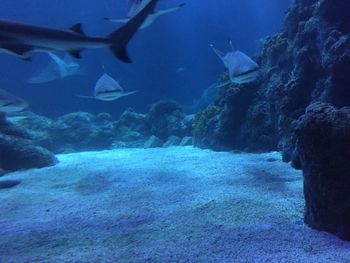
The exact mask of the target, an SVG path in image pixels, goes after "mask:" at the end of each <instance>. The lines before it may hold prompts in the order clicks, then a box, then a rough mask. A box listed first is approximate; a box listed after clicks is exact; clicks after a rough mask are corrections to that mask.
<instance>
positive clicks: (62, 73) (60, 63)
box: [48, 52, 67, 78]
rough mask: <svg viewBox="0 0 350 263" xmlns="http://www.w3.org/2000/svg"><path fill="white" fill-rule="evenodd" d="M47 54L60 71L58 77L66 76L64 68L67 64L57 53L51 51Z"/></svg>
mask: <svg viewBox="0 0 350 263" xmlns="http://www.w3.org/2000/svg"><path fill="white" fill-rule="evenodd" d="M48 55H49V56H50V58H51V59H52V60H53V61H54V62H55V63H56V64H57V66H58V70H59V72H60V77H61V78H64V77H66V76H67V69H66V66H67V65H66V64H65V62H64V61H63V60H62V59H61V58H60V57H58V56H57V55H55V54H54V53H52V52H48Z"/></svg>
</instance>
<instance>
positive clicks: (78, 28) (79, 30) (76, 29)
mask: <svg viewBox="0 0 350 263" xmlns="http://www.w3.org/2000/svg"><path fill="white" fill-rule="evenodd" d="M69 30H70V31H73V32H75V33H77V34H79V35H83V36H85V33H84V30H83V26H82V25H81V24H80V23H78V24H75V25H73V26H71V27H70V28H69Z"/></svg>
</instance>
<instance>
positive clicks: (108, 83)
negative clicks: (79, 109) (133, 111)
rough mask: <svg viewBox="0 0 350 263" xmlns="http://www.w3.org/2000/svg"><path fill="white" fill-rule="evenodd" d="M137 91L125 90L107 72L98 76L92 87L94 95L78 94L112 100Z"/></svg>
mask: <svg viewBox="0 0 350 263" xmlns="http://www.w3.org/2000/svg"><path fill="white" fill-rule="evenodd" d="M135 92H137V91H131V92H125V91H124V89H123V88H122V87H121V86H120V84H119V83H118V82H117V81H116V80H115V79H113V78H112V77H111V76H109V75H107V74H103V75H102V77H100V78H99V79H98V81H97V83H96V85H95V88H94V96H79V97H80V98H88V99H97V100H102V101H112V100H116V99H119V98H121V97H125V96H128V95H131V94H134V93H135Z"/></svg>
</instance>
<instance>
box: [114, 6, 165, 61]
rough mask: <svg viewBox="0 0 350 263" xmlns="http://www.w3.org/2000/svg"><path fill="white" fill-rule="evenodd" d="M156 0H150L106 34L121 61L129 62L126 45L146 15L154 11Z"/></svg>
mask: <svg viewBox="0 0 350 263" xmlns="http://www.w3.org/2000/svg"><path fill="white" fill-rule="evenodd" d="M157 1H158V0H151V1H150V2H149V3H148V4H147V5H146V6H145V8H144V9H142V10H141V11H140V12H139V13H138V14H137V15H136V16H134V17H133V18H131V19H130V20H129V21H128V22H127V23H126V24H125V25H123V26H122V27H121V28H119V29H117V30H116V31H114V32H112V33H111V34H110V35H109V36H108V40H109V42H110V45H111V46H110V49H111V51H112V52H113V54H114V55H115V56H116V57H117V58H118V59H120V60H121V61H123V62H126V63H131V59H130V58H129V55H128V53H127V50H126V46H127V44H128V42H129V41H130V39H131V38H132V37H133V36H134V34H135V33H136V32H137V30H138V29H139V27H140V26H141V25H142V24H143V22H144V21H145V19H146V18H147V16H148V15H149V14H150V13H152V12H153V11H154V8H155V6H156V3H157Z"/></svg>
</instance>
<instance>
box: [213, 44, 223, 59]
mask: <svg viewBox="0 0 350 263" xmlns="http://www.w3.org/2000/svg"><path fill="white" fill-rule="evenodd" d="M210 47H211V48H212V49H213V51H214V53H215V54H216V55H217V56H218V57H219V58H220V59H223V58H224V53H222V52H221V51H220V50H218V49H217V48H215V47H214V45H213V44H210Z"/></svg>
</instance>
